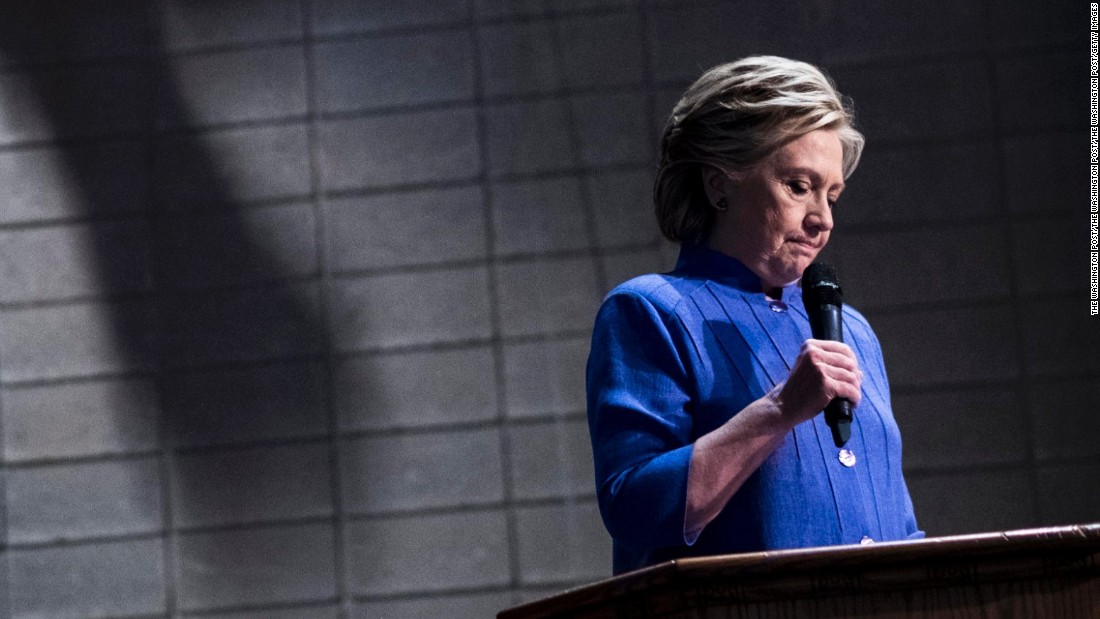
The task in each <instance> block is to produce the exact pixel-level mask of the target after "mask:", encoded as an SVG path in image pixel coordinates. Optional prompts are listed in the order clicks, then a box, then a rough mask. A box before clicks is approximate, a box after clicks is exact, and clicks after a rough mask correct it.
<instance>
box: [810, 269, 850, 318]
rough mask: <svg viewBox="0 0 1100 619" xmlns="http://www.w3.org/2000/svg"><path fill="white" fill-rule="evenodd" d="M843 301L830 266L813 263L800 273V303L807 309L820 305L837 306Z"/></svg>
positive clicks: (837, 281)
mask: <svg viewBox="0 0 1100 619" xmlns="http://www.w3.org/2000/svg"><path fill="white" fill-rule="evenodd" d="M843 300H844V291H843V290H841V288H840V281H839V280H838V279H837V276H836V269H834V268H833V266H832V265H831V264H826V263H824V262H815V263H813V264H811V265H810V266H808V267H806V271H805V272H804V273H802V302H803V303H805V304H806V307H807V308H810V307H821V306H822V305H837V306H839V305H840V304H841V303H842V302H843Z"/></svg>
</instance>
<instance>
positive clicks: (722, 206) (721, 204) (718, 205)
mask: <svg viewBox="0 0 1100 619" xmlns="http://www.w3.org/2000/svg"><path fill="white" fill-rule="evenodd" d="M714 208H715V210H718V211H724V210H726V209H727V208H729V205H728V204H726V199H725V198H718V201H717V202H715V203H714Z"/></svg>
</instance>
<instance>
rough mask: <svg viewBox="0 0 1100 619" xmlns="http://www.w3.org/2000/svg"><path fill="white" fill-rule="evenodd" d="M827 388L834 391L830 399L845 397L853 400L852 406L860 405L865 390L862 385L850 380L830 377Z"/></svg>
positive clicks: (850, 400)
mask: <svg viewBox="0 0 1100 619" xmlns="http://www.w3.org/2000/svg"><path fill="white" fill-rule="evenodd" d="M826 389H828V390H829V391H830V392H831V393H832V396H833V397H832V398H830V400H832V399H835V398H843V399H845V400H848V401H849V402H851V403H852V406H856V405H858V404H859V402H860V400H862V399H863V390H862V389H860V386H859V385H857V384H853V383H851V382H849V381H845V380H835V379H829V380H828V382H827V384H826Z"/></svg>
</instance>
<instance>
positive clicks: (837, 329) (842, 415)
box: [810, 304, 852, 447]
mask: <svg viewBox="0 0 1100 619" xmlns="http://www.w3.org/2000/svg"><path fill="white" fill-rule="evenodd" d="M820 309H821V311H820V312H814V313H815V314H816V316H811V317H810V318H811V325H810V327H811V329H812V331H813V333H814V337H816V338H818V339H821V340H833V341H835V342H843V341H844V329H842V328H841V313H840V306H839V305H832V304H829V305H822V306H821V308H820ZM815 318H816V320H814V319H815ZM825 423H827V424H829V430H830V431H831V432H832V434H833V443H834V444H835V445H836V446H837V447H843V446H844V445H845V443H847V442H848V439H849V438H851V436H852V403H851V402H850V401H849V400H847V399H845V398H836V399H834V400H833V401H832V402H829V404H828V405H827V406H826V407H825Z"/></svg>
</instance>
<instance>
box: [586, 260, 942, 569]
mask: <svg viewBox="0 0 1100 619" xmlns="http://www.w3.org/2000/svg"><path fill="white" fill-rule="evenodd" d="M809 337H810V326H809V321H808V319H807V317H806V312H805V309H804V308H803V304H802V293H801V290H800V289H799V288H798V287H797V286H796V285H791V286H788V287H786V288H784V289H783V296H782V300H781V302H774V301H773V302H769V301H768V299H766V298H765V296H764V294H763V292H762V290H761V286H760V280H759V278H758V277H757V276H756V275H755V274H753V273H752V272H751V271H749V270H748V269H747V268H746V267H745V266H744V265H742V264H741V263H740V262H738V261H737V260H735V259H733V258H730V257H728V256H726V255H724V254H721V253H718V252H715V251H712V250H709V249H706V248H703V247H699V246H685V247H683V248H682V250H681V254H680V260H679V262H678V264H677V266H676V269H675V270H674V271H673V272H672V273H669V274H665V275H644V276H641V277H637V278H635V279H632V280H630V281H628V282H626V283H624V284H622V285H620V286H619V287H617V288H615V289H614V290H613V291H611V293H610V294H609V295H608V296H607V298H606V299H605V300H604V303H603V306H602V307H601V308H600V311H599V314H598V316H597V318H596V325H595V330H594V332H593V336H592V349H591V353H590V355H589V359H588V369H587V385H588V423H589V430H590V433H591V437H592V447H593V452H594V459H595V468H596V488H597V493H598V497H599V504H600V511H601V513H602V515H603V519H604V523H605V525H606V526H607V529H608V531H609V532H610V533H611V537H612V539H613V552H614V570H615V573H621V572H624V571H628V570H632V569H637V568H640V567H644V566H646V565H651V564H654V563H658V562H661V561H665V560H668V559H673V558H676V557H684V556H699V555H713V554H725V553H734V552H751V551H759V550H774V549H783V548H802V547H809V546H828V545H836V544H853V543H859V542H860V541H861V540H864V539H865V538H870V539H873V540H876V541H885V540H898V539H906V538H915V537H923V535H924V534H923V532H921V531H919V530H918V529H917V525H916V519H915V518H914V515H913V506H912V502H911V501H910V498H909V491H908V489H907V488H906V486H905V480H904V479H903V477H902V471H901V436H900V434H899V433H898V427H897V424H896V423H895V421H894V417H893V412H892V411H891V408H890V387H889V384H888V383H887V380H886V370H885V368H884V367H883V362H882V351H881V349H880V347H879V343H878V339H877V338H876V337H875V334H874V332H872V331H871V327H870V326H869V325H868V324H867V321H866V320H865V319H864V318H863V316H862V315H860V314H859V313H858V312H856V311H855V310H854V309H852V308H850V307H847V306H845V307H844V341H845V342H846V343H848V344H849V345H850V346H851V347H852V349H853V350H854V351H855V354H856V358H857V359H858V360H859V364H860V367H861V369H862V370H863V372H864V378H863V398H862V401H861V402H860V404H859V406H857V407H856V408H855V410H854V416H855V420H854V422H853V424H852V437H851V440H850V441H849V442H848V444H847V445H846V448H847V449H849V450H850V451H851V452H852V453H853V454H854V455H855V458H856V463H855V465H854V466H847V465H846V464H845V463H843V462H842V461H841V458H840V457H839V450H838V449H837V448H836V446H835V445H834V444H833V441H832V438H831V434H830V432H829V428H828V426H827V425H826V424H825V421H824V419H823V415H820V414H819V415H817V416H816V417H815V418H813V419H812V420H809V421H806V422H804V423H802V424H799V425H798V426H796V427H795V428H794V430H792V431H791V432H790V433H789V434H788V435H787V437H786V439H785V440H784V442H783V443H782V444H781V445H780V446H779V447H778V448H777V449H776V451H775V452H774V453H773V454H772V455H771V456H769V457H768V459H767V460H766V461H765V462H764V464H763V465H761V467H760V468H759V469H757V471H756V472H755V473H753V474H752V476H750V477H749V479H748V480H747V481H746V482H745V484H744V485H743V486H742V487H741V488H740V489H739V490H738V491H737V492H736V493H735V494H734V496H733V498H732V499H731V500H730V502H729V503H728V504H727V505H726V507H725V508H724V509H723V510H722V512H721V513H720V514H719V515H718V517H716V518H715V519H714V520H713V521H711V522H710V523H709V524H708V525H707V526H706V528H705V529H703V531H702V533H701V534H699V536H698V538H697V539H695V540H689V539H687V538H686V537H685V534H684V507H685V502H686V496H687V477H688V465H689V463H690V461H691V451H692V447H693V445H694V442H695V440H696V439H697V438H699V437H700V436H702V435H704V434H706V433H708V432H710V431H712V430H714V429H715V428H717V427H719V426H721V425H722V424H723V423H725V422H726V421H727V420H728V419H730V417H731V416H733V415H734V414H736V413H737V412H738V411H740V410H741V409H743V408H744V407H745V406H746V405H748V404H749V403H750V402H753V401H754V400H756V399H758V398H760V397H761V396H763V395H764V394H765V393H767V392H768V391H770V390H771V388H772V387H773V386H775V385H776V384H778V383H779V382H782V381H783V380H785V379H786V377H787V375H788V374H789V373H790V368H791V367H792V366H793V364H794V361H795V358H796V357H797V355H798V351H799V349H800V347H801V345H802V342H803V341H805V340H806V339H808V338H809ZM848 463H849V464H850V460H848Z"/></svg>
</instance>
